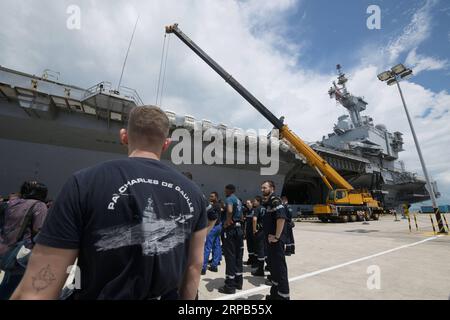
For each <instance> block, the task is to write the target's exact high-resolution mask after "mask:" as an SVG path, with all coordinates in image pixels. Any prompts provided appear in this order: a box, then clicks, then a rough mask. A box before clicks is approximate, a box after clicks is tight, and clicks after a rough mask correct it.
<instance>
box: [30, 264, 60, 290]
mask: <svg viewBox="0 0 450 320" xmlns="http://www.w3.org/2000/svg"><path fill="white" fill-rule="evenodd" d="M32 278H33V283H32V285H33V288H34V290H36V291H37V292H39V291H41V290H44V289H46V288H47V287H48V286H49V285H51V284H52V282H53V281H55V280H56V277H55V275H54V274H53V272H52V270H51V268H50V265H49V264H48V265H47V266H46V267H45V268H42V269H41V271H39V273H38V274H37V275H36V276H35V277H32Z"/></svg>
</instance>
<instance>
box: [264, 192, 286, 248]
mask: <svg viewBox="0 0 450 320" xmlns="http://www.w3.org/2000/svg"><path fill="white" fill-rule="evenodd" d="M263 205H264V207H265V208H266V212H265V214H264V221H263V225H264V234H266V235H269V234H273V235H275V233H276V230H277V220H278V219H284V220H287V214H286V208H285V207H284V206H283V204H282V203H281V199H280V198H278V197H276V196H274V195H272V196H270V197H269V199H268V201H267V202H265V203H263ZM285 230H286V223H285V224H284V228H283V230H282V232H281V237H280V239H281V240H282V241H286V235H285V233H286V232H285Z"/></svg>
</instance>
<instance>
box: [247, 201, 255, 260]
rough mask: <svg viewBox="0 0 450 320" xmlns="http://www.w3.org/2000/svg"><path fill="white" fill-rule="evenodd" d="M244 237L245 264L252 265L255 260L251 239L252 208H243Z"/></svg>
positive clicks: (252, 240)
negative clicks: (246, 253)
mask: <svg viewBox="0 0 450 320" xmlns="http://www.w3.org/2000/svg"><path fill="white" fill-rule="evenodd" d="M245 211H246V213H247V214H246V216H245V239H246V241H247V252H248V261H247V262H246V264H249V265H253V264H254V263H255V262H256V256H255V248H254V246H255V245H254V239H253V212H254V210H253V208H252V209H248V208H247V210H245Z"/></svg>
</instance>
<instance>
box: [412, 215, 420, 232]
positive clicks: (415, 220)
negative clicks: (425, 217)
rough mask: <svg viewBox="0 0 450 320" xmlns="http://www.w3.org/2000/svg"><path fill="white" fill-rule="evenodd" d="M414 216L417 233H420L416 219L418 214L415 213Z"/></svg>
mask: <svg viewBox="0 0 450 320" xmlns="http://www.w3.org/2000/svg"><path fill="white" fill-rule="evenodd" d="M413 215H414V223H415V224H416V231H419V226H418V225H417V217H416V213H415V212H414V213H413Z"/></svg>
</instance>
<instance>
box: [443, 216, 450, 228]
mask: <svg viewBox="0 0 450 320" xmlns="http://www.w3.org/2000/svg"><path fill="white" fill-rule="evenodd" d="M441 215H442V217H444V221H445V225H446V226H447V231H450V229H449V228H448V223H447V218H446V217H445V214H443V213H441Z"/></svg>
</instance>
